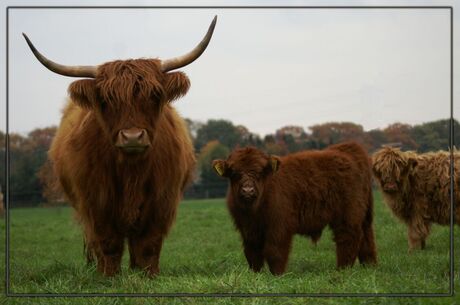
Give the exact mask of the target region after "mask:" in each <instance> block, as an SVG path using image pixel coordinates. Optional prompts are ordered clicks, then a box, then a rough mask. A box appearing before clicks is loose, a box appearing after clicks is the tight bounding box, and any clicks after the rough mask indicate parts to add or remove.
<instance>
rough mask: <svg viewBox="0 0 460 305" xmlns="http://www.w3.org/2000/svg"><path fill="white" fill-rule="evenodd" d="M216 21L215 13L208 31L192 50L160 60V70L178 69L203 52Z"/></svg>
mask: <svg viewBox="0 0 460 305" xmlns="http://www.w3.org/2000/svg"><path fill="white" fill-rule="evenodd" d="M216 22H217V15H216V16H214V19H213V20H212V22H211V25H210V26H209V29H208V32H207V33H206V35H205V36H204V38H203V40H201V42H200V43H199V44H198V45H197V46H196V47H195V48H194V49H193V50H192V51H190V52H188V53H187V54H184V55H182V56H178V57H174V58H170V59H166V60H162V61H161V71H163V72H168V71H171V70H175V69H179V68H181V67H184V66H186V65H188V64H190V63H192V62H193V61H194V60H196V59H197V58H198V57H200V55H201V54H203V52H204V50H206V47H207V46H208V44H209V41H210V40H211V37H212V33H213V32H214V28H215V26H216Z"/></svg>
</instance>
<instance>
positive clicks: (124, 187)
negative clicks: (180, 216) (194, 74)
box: [24, 18, 216, 276]
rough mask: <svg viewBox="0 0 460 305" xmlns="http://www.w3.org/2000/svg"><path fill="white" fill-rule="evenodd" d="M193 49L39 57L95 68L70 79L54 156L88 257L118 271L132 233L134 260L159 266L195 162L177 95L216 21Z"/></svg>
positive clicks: (75, 69) (59, 68)
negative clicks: (142, 55)
mask: <svg viewBox="0 0 460 305" xmlns="http://www.w3.org/2000/svg"><path fill="white" fill-rule="evenodd" d="M215 23H216V18H214V20H213V22H212V23H211V26H210V27H209V30H208V32H207V34H206V36H205V37H204V39H203V40H202V41H201V42H200V44H199V45H198V46H197V47H195V49H193V50H192V51H191V52H189V53H187V54H185V55H183V56H180V57H176V58H171V59H167V60H159V59H131V60H124V61H122V60H118V61H113V62H108V63H105V64H102V65H99V66H63V65H60V64H57V63H54V62H52V61H50V60H49V59H47V58H45V57H44V56H43V55H41V54H40V53H39V52H38V51H37V50H36V49H35V47H34V46H33V45H32V43H31V42H30V40H29V39H28V38H27V36H25V35H24V37H25V38H26V40H27V43H28V44H29V47H30V48H31V49H32V51H33V53H34V55H35V56H36V57H37V59H38V60H39V61H40V62H41V63H42V64H43V65H45V66H46V67H47V68H48V69H50V70H51V71H53V72H56V73H58V74H62V75H66V76H73V77H87V78H89V79H83V80H77V81H75V82H73V83H72V84H71V85H70V86H69V90H68V91H69V95H70V100H69V102H68V104H67V106H66V107H65V109H64V113H63V117H62V120H61V123H60V126H59V128H58V130H57V133H56V137H55V138H54V140H53V143H52V145H51V149H50V152H49V157H50V159H51V161H52V162H53V164H54V171H55V172H56V176H57V177H58V178H59V181H60V184H61V186H62V188H63V190H64V192H65V194H66V196H67V197H68V199H69V200H70V202H71V204H72V206H73V207H74V209H75V210H76V214H77V218H78V219H79V221H80V222H81V224H82V226H83V229H84V236H85V248H86V257H87V260H88V262H92V261H93V260H94V259H97V270H98V271H99V272H102V273H104V274H105V275H108V276H111V275H113V274H115V273H117V272H118V271H119V270H120V264H121V258H122V254H123V248H124V241H125V239H126V238H127V239H128V248H129V254H130V266H131V267H132V268H134V267H139V268H142V269H143V270H145V272H146V273H147V274H148V275H150V276H152V275H155V274H157V273H158V272H159V258H160V250H161V247H162V244H163V240H164V238H165V236H166V235H167V233H168V231H169V229H170V227H171V225H172V223H173V221H174V219H175V216H176V210H177V206H178V204H179V201H180V200H181V197H182V193H183V191H184V188H185V186H186V185H187V183H188V182H189V181H190V180H191V175H192V171H193V168H194V165H195V157H194V151H193V146H192V142H191V140H190V137H189V135H188V131H187V128H186V125H185V122H184V120H183V119H182V118H180V117H179V115H178V114H177V112H176V111H175V110H174V108H173V107H172V105H171V104H172V101H173V100H175V99H177V98H179V97H181V96H183V95H185V94H186V92H187V90H188V88H189V86H190V83H189V79H188V78H187V76H186V75H185V74H184V73H182V72H170V71H172V70H175V69H178V68H181V67H183V66H185V65H188V64H190V63H191V62H193V61H194V60H195V59H197V58H198V57H199V56H200V55H201V54H202V53H203V52H204V50H205V49H206V47H207V45H208V43H209V41H210V39H211V36H212V33H213V30H214V27H215Z"/></svg>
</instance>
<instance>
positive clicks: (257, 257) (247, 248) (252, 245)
mask: <svg viewBox="0 0 460 305" xmlns="http://www.w3.org/2000/svg"><path fill="white" fill-rule="evenodd" d="M243 246H244V255H245V256H246V260H247V261H248V264H249V267H250V268H251V269H252V270H253V271H254V272H259V271H260V270H261V269H262V267H263V266H264V255H263V250H264V249H263V247H264V244H263V240H262V239H260V240H248V239H245V240H243Z"/></svg>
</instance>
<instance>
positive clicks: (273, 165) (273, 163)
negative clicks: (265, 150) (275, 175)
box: [270, 158, 278, 172]
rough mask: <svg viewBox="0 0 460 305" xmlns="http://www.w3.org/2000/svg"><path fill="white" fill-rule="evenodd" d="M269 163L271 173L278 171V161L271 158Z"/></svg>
mask: <svg viewBox="0 0 460 305" xmlns="http://www.w3.org/2000/svg"><path fill="white" fill-rule="evenodd" d="M270 162H271V164H272V169H273V171H274V172H276V171H277V170H278V160H276V159H275V158H271V159H270Z"/></svg>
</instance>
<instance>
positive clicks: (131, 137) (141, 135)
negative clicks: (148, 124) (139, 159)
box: [116, 127, 150, 152]
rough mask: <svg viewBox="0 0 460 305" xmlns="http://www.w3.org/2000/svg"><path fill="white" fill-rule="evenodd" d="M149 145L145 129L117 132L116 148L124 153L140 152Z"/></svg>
mask: <svg viewBox="0 0 460 305" xmlns="http://www.w3.org/2000/svg"><path fill="white" fill-rule="evenodd" d="M149 145H150V140H149V137H148V135H147V131H146V130H145V129H140V128H135V127H133V128H129V129H121V130H120V131H119V132H118V136H117V141H116V146H117V147H120V148H122V149H123V150H126V151H129V152H131V151H133V152H134V151H142V150H144V149H145V148H146V147H147V146H149Z"/></svg>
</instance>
